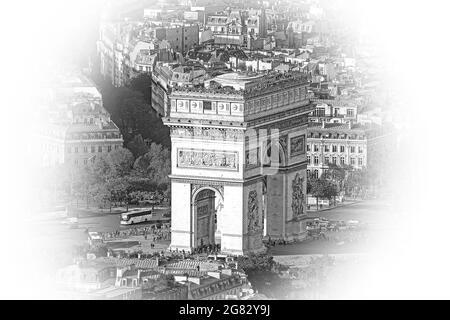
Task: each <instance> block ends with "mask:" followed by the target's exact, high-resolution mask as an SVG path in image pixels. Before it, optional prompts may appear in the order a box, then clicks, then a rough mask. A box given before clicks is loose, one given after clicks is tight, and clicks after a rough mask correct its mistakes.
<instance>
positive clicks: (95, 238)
mask: <svg viewBox="0 0 450 320" xmlns="http://www.w3.org/2000/svg"><path fill="white" fill-rule="evenodd" d="M88 242H89V245H91V246H92V245H95V244H98V243H103V238H102V237H101V235H100V234H99V233H98V232H94V231H89V232H88Z"/></svg>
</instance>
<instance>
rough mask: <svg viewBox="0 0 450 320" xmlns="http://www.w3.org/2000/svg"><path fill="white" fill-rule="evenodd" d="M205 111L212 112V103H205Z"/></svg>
mask: <svg viewBox="0 0 450 320" xmlns="http://www.w3.org/2000/svg"><path fill="white" fill-rule="evenodd" d="M203 110H209V111H211V110H212V105H211V101H203Z"/></svg>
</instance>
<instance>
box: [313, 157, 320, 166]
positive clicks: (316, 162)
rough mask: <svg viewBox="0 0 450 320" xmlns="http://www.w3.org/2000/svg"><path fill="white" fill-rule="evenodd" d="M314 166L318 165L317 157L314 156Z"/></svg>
mask: <svg viewBox="0 0 450 320" xmlns="http://www.w3.org/2000/svg"><path fill="white" fill-rule="evenodd" d="M314 164H315V165H318V164H319V157H318V156H314Z"/></svg>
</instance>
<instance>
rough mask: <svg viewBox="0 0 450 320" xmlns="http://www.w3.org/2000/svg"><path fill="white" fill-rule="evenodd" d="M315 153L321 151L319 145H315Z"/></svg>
mask: <svg viewBox="0 0 450 320" xmlns="http://www.w3.org/2000/svg"><path fill="white" fill-rule="evenodd" d="M314 151H315V152H317V151H319V146H318V145H317V144H315V145H314Z"/></svg>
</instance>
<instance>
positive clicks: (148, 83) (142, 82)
mask: <svg viewBox="0 0 450 320" xmlns="http://www.w3.org/2000/svg"><path fill="white" fill-rule="evenodd" d="M129 87H130V88H131V89H132V90H134V91H137V92H139V93H141V94H142V95H143V97H144V101H145V102H146V103H147V104H149V105H150V104H151V94H152V91H151V90H152V77H151V75H150V74H148V73H140V74H139V75H137V76H136V77H134V78H132V79H131V81H130V85H129Z"/></svg>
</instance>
